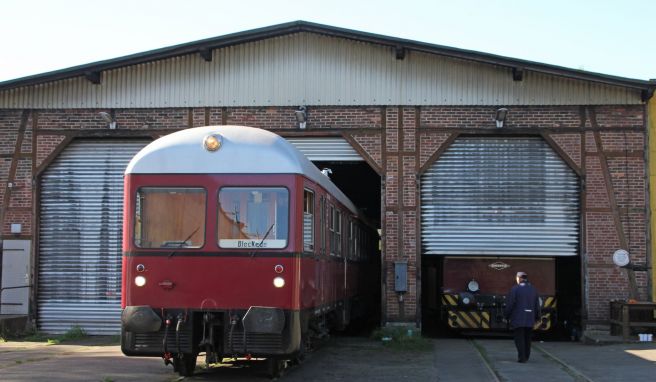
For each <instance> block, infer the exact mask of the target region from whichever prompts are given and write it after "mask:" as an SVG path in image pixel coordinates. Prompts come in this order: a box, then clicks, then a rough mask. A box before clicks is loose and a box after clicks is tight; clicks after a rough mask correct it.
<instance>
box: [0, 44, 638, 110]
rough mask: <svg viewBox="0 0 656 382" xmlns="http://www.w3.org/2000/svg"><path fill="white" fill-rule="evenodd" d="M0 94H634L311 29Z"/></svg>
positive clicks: (303, 98)
mask: <svg viewBox="0 0 656 382" xmlns="http://www.w3.org/2000/svg"><path fill="white" fill-rule="evenodd" d="M212 57H213V58H212V61H211V62H206V61H204V60H203V58H202V57H201V56H200V55H198V54H188V55H184V56H176V57H172V58H168V59H162V60H158V61H154V62H148V63H141V64H136V65H131V66H126V67H120V68H116V69H111V70H107V71H105V72H104V74H103V82H102V84H100V85H95V84H93V83H91V82H89V81H87V80H86V79H85V78H84V77H76V78H70V79H65V80H61V81H56V82H49V83H43V84H39V85H36V86H28V87H22V88H16V89H8V90H5V91H1V90H0V108H149V107H206V106H215V107H222V106H232V107H235V106H242V107H243V106H246V107H248V106H297V105H582V104H587V105H599V104H640V103H642V99H641V91H640V90H637V89H635V88H627V87H623V86H616V85H608V84H605V83H598V82H590V81H583V80H578V79H572V78H565V77H554V76H552V75H547V74H543V73H539V72H531V71H528V72H526V73H525V74H524V78H523V81H513V79H512V69H510V68H508V67H504V66H498V65H487V64H482V63H480V62H473V61H471V60H463V59H459V58H451V57H444V56H439V55H435V54H428V53H425V52H419V51H410V52H408V53H407V54H406V56H405V58H404V59H403V60H397V59H396V58H395V56H394V52H393V51H392V50H391V49H390V48H389V47H386V46H382V45H380V44H373V43H369V42H362V41H353V40H350V39H344V38H335V37H332V36H322V35H318V34H315V33H296V34H291V35H285V36H279V37H275V38H269V39H266V40H257V41H253V42H248V43H243V44H239V45H231V46H226V47H223V48H220V49H216V50H214V51H213V53H212Z"/></svg>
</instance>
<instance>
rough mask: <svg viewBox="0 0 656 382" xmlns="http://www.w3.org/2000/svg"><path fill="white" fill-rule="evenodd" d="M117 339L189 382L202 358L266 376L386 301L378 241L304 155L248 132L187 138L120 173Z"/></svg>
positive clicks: (154, 147)
mask: <svg viewBox="0 0 656 382" xmlns="http://www.w3.org/2000/svg"><path fill="white" fill-rule="evenodd" d="M124 192H125V199H124V226H123V280H122V281H123V284H122V286H123V294H122V308H123V313H122V336H121V337H122V340H121V347H122V350H123V352H124V353H125V354H126V355H134V356H162V357H163V358H164V360H165V362H166V363H167V364H168V363H172V364H173V366H174V369H175V370H176V371H178V372H179V373H180V374H181V375H189V374H191V373H193V369H194V367H195V365H196V357H197V355H198V354H199V353H202V352H204V353H205V355H206V357H207V361H208V362H209V363H211V362H214V361H216V360H221V358H223V357H263V358H268V359H269V363H270V366H271V368H272V369H271V370H273V371H272V372H275V370H276V368H278V367H279V366H280V364H281V362H283V361H284V360H287V359H290V358H292V357H295V356H297V355H298V354H299V353H301V352H302V351H303V349H304V347H305V344H306V341H307V340H308V339H309V338H311V337H312V335H314V334H322V333H323V332H324V331H325V330H327V328H328V327H329V326H330V324H335V325H336V326H342V327H343V326H345V325H348V324H349V323H352V321H354V320H357V319H360V318H364V317H365V316H366V314H364V313H369V315H371V314H370V313H371V312H370V309H372V307H375V306H376V302H377V301H378V300H377V298H376V293H377V291H378V285H379V282H378V279H377V276H378V275H379V271H378V267H379V263H378V261H379V260H378V256H376V253H377V251H378V248H377V240H378V238H377V234H376V231H375V230H373V229H372V228H370V226H369V225H367V224H365V223H364V222H363V220H362V219H361V216H360V215H359V214H358V211H357V209H356V208H355V206H354V205H353V204H352V203H351V202H350V201H349V199H348V198H347V197H346V196H345V195H344V194H343V193H342V192H341V191H340V190H339V189H338V188H337V187H336V186H335V185H334V184H333V183H332V182H331V181H330V179H329V178H328V177H327V176H326V175H324V174H322V173H321V172H320V171H319V170H318V169H317V168H316V167H315V166H314V165H313V164H312V163H311V162H310V161H309V160H308V159H307V158H306V157H305V156H304V155H303V154H301V153H300V152H299V151H298V150H297V149H296V148H295V147H294V146H292V145H291V144H290V143H288V142H287V141H286V140H285V139H283V138H282V137H280V136H278V135H276V134H273V133H271V132H268V131H265V130H261V129H255V128H250V127H241V126H209V127H201V128H193V129H188V130H183V131H179V132H176V133H173V134H170V135H168V136H165V137H163V138H160V139H158V140H156V141H154V142H153V143H151V144H150V145H148V146H146V147H145V148H144V149H143V150H142V151H140V152H139V153H138V154H137V155H136V156H135V157H134V158H133V159H132V161H131V162H130V164H129V165H128V167H127V169H126V171H125V191H124Z"/></svg>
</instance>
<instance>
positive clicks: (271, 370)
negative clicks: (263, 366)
mask: <svg viewBox="0 0 656 382" xmlns="http://www.w3.org/2000/svg"><path fill="white" fill-rule="evenodd" d="M285 365H286V361H285V360H282V359H277V358H267V375H268V376H269V378H271V379H275V378H280V377H282V373H283V371H284V370H285Z"/></svg>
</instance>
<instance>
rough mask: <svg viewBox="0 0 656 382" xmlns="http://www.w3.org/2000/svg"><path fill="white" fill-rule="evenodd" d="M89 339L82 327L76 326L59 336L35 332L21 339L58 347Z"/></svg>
mask: <svg viewBox="0 0 656 382" xmlns="http://www.w3.org/2000/svg"><path fill="white" fill-rule="evenodd" d="M86 337H87V333H86V332H85V331H84V329H82V328H81V327H79V326H77V325H75V326H73V327H71V328H70V329H69V330H68V331H67V332H66V333H64V334H59V335H52V334H44V333H41V332H39V331H35V332H33V333H30V334H28V335H26V336H24V337H22V338H21V340H22V341H30V342H46V343H47V344H48V345H58V344H60V343H62V342H70V341H76V340H80V339H83V338H86Z"/></svg>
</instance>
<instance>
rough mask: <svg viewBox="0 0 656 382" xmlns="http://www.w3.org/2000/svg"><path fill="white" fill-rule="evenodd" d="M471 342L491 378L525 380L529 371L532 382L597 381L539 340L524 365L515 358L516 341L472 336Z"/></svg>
mask: <svg viewBox="0 0 656 382" xmlns="http://www.w3.org/2000/svg"><path fill="white" fill-rule="evenodd" d="M467 341H468V342H469V343H470V344H471V346H472V347H473V348H474V349H476V352H477V353H478V355H479V356H480V359H481V360H482V363H483V364H484V366H485V368H486V369H487V370H488V371H489V375H490V379H489V380H490V381H494V382H512V381H522V380H523V381H525V380H526V374H527V373H529V374H530V375H531V380H532V381H566V380H571V381H577V382H594V380H593V379H591V378H590V377H588V376H587V375H585V374H584V373H583V372H581V371H580V370H578V369H577V368H575V367H574V366H572V365H571V364H569V363H568V362H567V361H565V360H563V359H561V358H560V357H558V356H556V355H555V354H553V353H551V352H549V351H548V350H546V349H545V348H544V347H543V346H541V345H540V343H537V342H534V343H533V346H532V352H531V359H530V361H529V362H528V363H525V364H520V363H517V362H516V361H515V359H516V350H515V346H514V343H512V341H508V340H497V339H469V340H467Z"/></svg>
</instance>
